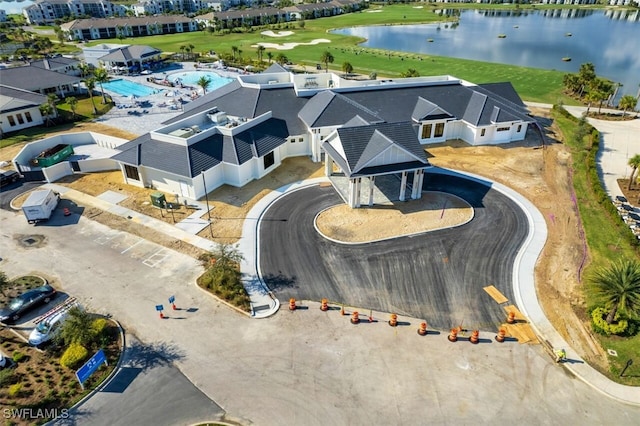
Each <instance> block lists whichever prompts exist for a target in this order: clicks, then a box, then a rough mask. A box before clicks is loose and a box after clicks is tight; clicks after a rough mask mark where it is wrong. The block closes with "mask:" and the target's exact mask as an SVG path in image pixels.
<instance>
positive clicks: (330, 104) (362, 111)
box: [298, 90, 385, 127]
mask: <svg viewBox="0 0 640 426" xmlns="http://www.w3.org/2000/svg"><path fill="white" fill-rule="evenodd" d="M355 116H359V117H360V118H362V119H364V120H366V121H367V122H369V123H379V122H382V121H385V120H384V119H382V118H380V117H379V116H378V115H377V114H376V113H375V112H373V111H371V110H370V109H368V108H367V107H365V106H364V105H363V104H362V103H358V102H354V101H352V100H351V99H350V98H349V97H348V95H342V94H339V93H336V92H334V91H332V90H323V91H322V92H319V93H317V94H316V95H315V96H313V97H312V98H311V99H310V100H309V102H307V103H306V105H305V106H304V107H303V108H302V109H301V110H300V112H299V113H298V117H300V119H301V120H302V121H303V122H304V123H305V124H306V125H307V126H309V127H329V126H337V125H342V124H343V123H344V122H345V119H351V118H353V117H355Z"/></svg>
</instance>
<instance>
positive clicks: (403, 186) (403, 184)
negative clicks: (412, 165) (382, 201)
mask: <svg viewBox="0 0 640 426" xmlns="http://www.w3.org/2000/svg"><path fill="white" fill-rule="evenodd" d="M406 191H407V172H402V182H401V183H400V201H404V200H405V192H406Z"/></svg>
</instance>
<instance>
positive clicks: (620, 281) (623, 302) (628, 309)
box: [590, 259, 640, 324]
mask: <svg viewBox="0 0 640 426" xmlns="http://www.w3.org/2000/svg"><path fill="white" fill-rule="evenodd" d="M590 282H591V291H592V292H593V295H594V296H595V297H596V298H597V299H598V300H599V301H600V302H601V303H604V307H605V308H606V309H609V313H608V314H607V319H606V321H607V323H608V324H612V323H613V322H614V321H615V319H616V314H617V313H618V312H621V313H623V314H625V315H627V316H628V317H631V318H633V317H636V316H637V315H639V314H640V262H638V261H637V260H628V259H622V260H620V261H619V262H617V263H614V264H611V265H610V266H609V267H607V268H601V269H598V270H597V271H596V272H595V273H594V274H593V276H592V277H591V280H590Z"/></svg>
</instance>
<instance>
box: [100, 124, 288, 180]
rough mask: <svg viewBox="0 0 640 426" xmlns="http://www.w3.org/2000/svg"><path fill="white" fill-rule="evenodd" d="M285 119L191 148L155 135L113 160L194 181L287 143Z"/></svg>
mask: <svg viewBox="0 0 640 426" xmlns="http://www.w3.org/2000/svg"><path fill="white" fill-rule="evenodd" d="M287 136H288V132H287V128H286V123H285V122H284V120H280V119H277V118H270V119H268V120H265V121H263V122H262V123H258V124H256V125H255V126H253V127H251V128H249V129H247V130H244V131H242V132H240V133H238V134H237V135H234V136H228V135H222V134H220V133H218V132H216V133H214V134H212V135H210V136H208V137H207V138H205V139H203V140H201V141H198V142H196V143H193V144H191V145H189V146H185V145H178V144H174V143H170V142H163V141H159V140H156V139H153V135H152V134H151V133H147V134H145V135H142V136H140V137H138V138H136V139H134V140H132V141H129V142H127V143H126V144H124V145H122V146H120V148H119V149H120V150H121V152H120V153H118V154H116V155H114V156H113V157H112V158H113V159H114V160H116V161H119V162H122V163H125V164H130V165H133V166H145V167H149V168H152V169H156V170H162V171H166V172H169V173H173V174H176V175H179V176H185V177H189V178H192V177H194V176H197V175H198V174H200V173H201V172H202V171H203V170H208V169H210V168H211V167H214V166H216V165H218V164H219V163H221V162H225V163H229V164H236V165H240V164H243V163H246V162H247V161H249V160H251V159H252V158H257V157H262V156H264V155H265V154H267V153H269V152H271V151H273V150H274V149H275V148H277V147H278V146H280V145H282V144H283V143H285V142H286V138H287Z"/></svg>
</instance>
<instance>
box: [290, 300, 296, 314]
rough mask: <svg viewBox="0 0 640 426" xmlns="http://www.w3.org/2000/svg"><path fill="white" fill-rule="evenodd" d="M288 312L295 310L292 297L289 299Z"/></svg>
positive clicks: (294, 302) (294, 301)
mask: <svg viewBox="0 0 640 426" xmlns="http://www.w3.org/2000/svg"><path fill="white" fill-rule="evenodd" d="M289 310H290V311H295V310H296V299H294V298H293V297H292V298H291V299H289Z"/></svg>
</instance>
